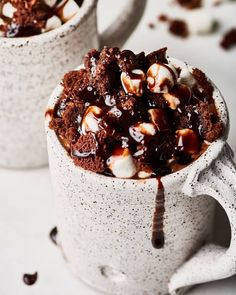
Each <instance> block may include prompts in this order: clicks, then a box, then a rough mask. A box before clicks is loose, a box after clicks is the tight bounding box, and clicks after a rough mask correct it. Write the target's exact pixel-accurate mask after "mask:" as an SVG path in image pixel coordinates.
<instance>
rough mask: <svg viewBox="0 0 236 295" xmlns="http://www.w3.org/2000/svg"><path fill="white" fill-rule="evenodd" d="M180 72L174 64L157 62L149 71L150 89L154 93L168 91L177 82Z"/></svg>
mask: <svg viewBox="0 0 236 295" xmlns="http://www.w3.org/2000/svg"><path fill="white" fill-rule="evenodd" d="M177 78H178V74H177V71H176V69H175V68H174V67H173V66H172V65H169V64H168V65H164V64H158V63H155V64H153V65H151V66H150V68H149V69H148V71H147V82H148V89H149V90H150V91H151V92H154V93H166V92H168V91H169V88H171V87H173V86H174V85H175V84H176V82H177Z"/></svg>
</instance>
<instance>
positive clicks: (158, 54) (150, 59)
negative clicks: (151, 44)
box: [146, 47, 168, 67]
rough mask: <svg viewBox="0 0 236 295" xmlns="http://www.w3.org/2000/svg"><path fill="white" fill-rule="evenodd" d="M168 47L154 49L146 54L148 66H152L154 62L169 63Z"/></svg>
mask: <svg viewBox="0 0 236 295" xmlns="http://www.w3.org/2000/svg"><path fill="white" fill-rule="evenodd" d="M166 51H167V47H164V48H161V49H159V50H156V51H153V52H151V53H149V54H148V55H147V56H146V63H147V66H148V67H150V66H151V65H152V64H154V63H163V64H166V63H168V60H167V58H166Z"/></svg>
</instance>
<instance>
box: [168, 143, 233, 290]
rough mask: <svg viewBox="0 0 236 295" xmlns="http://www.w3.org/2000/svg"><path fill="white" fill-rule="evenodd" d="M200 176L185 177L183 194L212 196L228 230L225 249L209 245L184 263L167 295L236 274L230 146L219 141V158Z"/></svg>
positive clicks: (172, 279) (170, 285)
mask: <svg viewBox="0 0 236 295" xmlns="http://www.w3.org/2000/svg"><path fill="white" fill-rule="evenodd" d="M207 165H209V163H208V164H207V162H206V163H205V169H204V170H203V172H201V173H200V174H198V175H196V173H195V175H194V173H193V174H192V175H191V173H190V175H188V177H187V181H186V183H185V185H184V186H183V189H182V191H183V193H184V194H186V195H188V196H191V197H197V196H206V197H207V196H211V197H213V198H214V199H215V200H216V201H218V202H219V203H220V205H221V206H222V207H223V208H224V210H225V212H226V214H227V216H228V219H229V222H230V227H231V242H230V246H229V248H228V249H226V248H224V247H221V246H217V245H214V244H208V245H206V246H204V247H202V248H201V249H200V250H199V251H198V252H197V253H196V255H194V256H193V257H191V258H190V259H189V260H188V261H187V262H185V263H184V264H183V265H182V266H181V267H180V268H179V269H178V270H177V271H176V273H175V274H174V275H173V276H172V278H171V280H170V283H169V292H170V294H181V293H182V291H184V290H185V289H186V287H189V286H192V285H196V284H200V283H206V282H209V281H215V280H219V279H224V278H227V277H230V276H232V275H234V274H236V165H235V163H234V162H233V151H232V150H231V148H230V146H229V145H228V144H227V143H225V142H223V141H219V143H218V157H217V158H216V159H215V160H214V161H213V163H212V164H211V165H209V167H207Z"/></svg>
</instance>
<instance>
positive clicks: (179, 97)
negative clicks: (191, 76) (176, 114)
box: [163, 84, 191, 110]
mask: <svg viewBox="0 0 236 295" xmlns="http://www.w3.org/2000/svg"><path fill="white" fill-rule="evenodd" d="M163 97H164V98H165V100H166V101H167V102H168V105H169V108H170V109H172V110H176V109H177V108H178V106H179V105H180V103H181V101H182V102H184V101H186V102H187V101H188V100H189V99H190V98H191V90H190V88H189V87H188V86H186V85H184V84H177V85H176V86H175V87H173V88H172V90H171V91H170V92H169V93H164V94H163Z"/></svg>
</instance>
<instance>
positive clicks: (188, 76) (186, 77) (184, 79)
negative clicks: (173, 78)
mask: <svg viewBox="0 0 236 295" xmlns="http://www.w3.org/2000/svg"><path fill="white" fill-rule="evenodd" d="M178 83H179V84H184V85H187V86H188V87H190V88H192V87H193V86H194V85H195V84H196V80H195V78H194V77H193V75H192V73H191V72H190V70H189V68H188V66H187V65H186V64H185V65H183V67H182V68H181V72H180V75H179V79H178Z"/></svg>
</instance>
